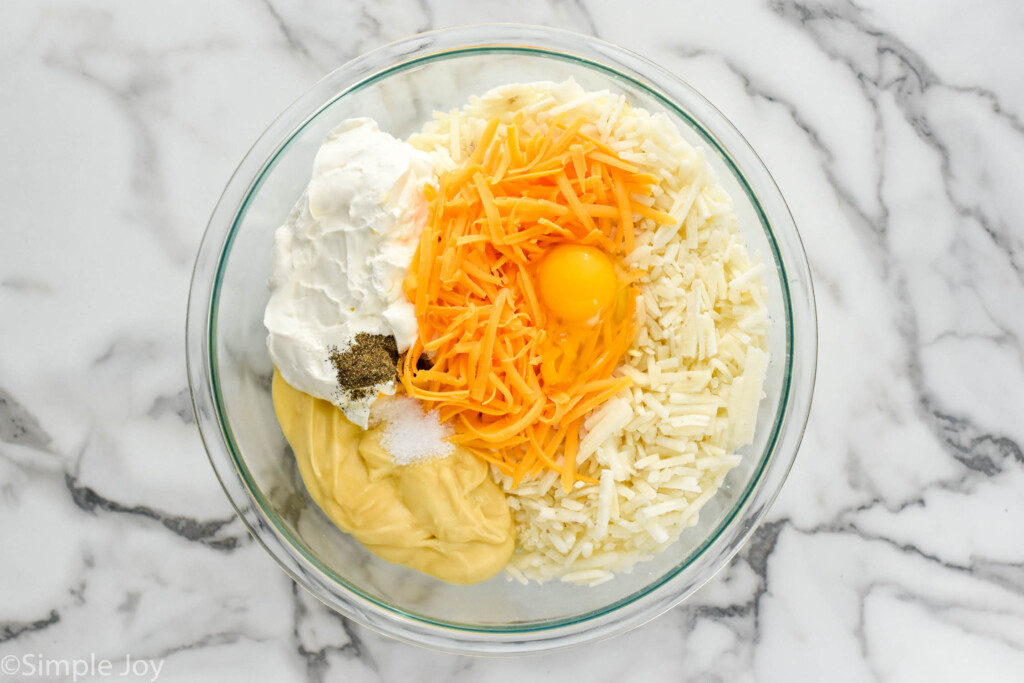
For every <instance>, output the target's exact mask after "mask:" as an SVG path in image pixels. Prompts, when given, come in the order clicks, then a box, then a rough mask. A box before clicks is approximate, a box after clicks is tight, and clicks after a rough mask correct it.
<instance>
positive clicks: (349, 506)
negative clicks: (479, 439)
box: [273, 370, 515, 584]
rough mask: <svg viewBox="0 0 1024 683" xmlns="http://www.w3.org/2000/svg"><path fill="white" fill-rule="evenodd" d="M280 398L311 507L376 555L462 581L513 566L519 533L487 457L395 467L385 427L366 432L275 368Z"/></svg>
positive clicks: (277, 405) (461, 454)
mask: <svg viewBox="0 0 1024 683" xmlns="http://www.w3.org/2000/svg"><path fill="white" fill-rule="evenodd" d="M273 395H274V410H275V411H276V412H277V419H278V421H279V422H280V423H281V429H282V430H284V435H285V437H286V438H287V439H288V443H289V444H291V447H292V450H293V451H295V459H296V460H297V461H298V465H299V472H301V474H302V480H303V481H304V482H305V484H306V488H307V489H308V490H309V493H310V495H311V496H312V497H313V500H315V501H316V503H317V505H319V506H320V508H321V509H322V510H323V511H324V512H325V513H326V514H327V516H328V517H330V518H331V521H333V522H334V523H335V524H336V525H338V527H339V528H341V529H342V530H343V531H346V532H348V533H350V534H352V536H354V537H355V538H356V539H357V540H358V541H359V542H360V543H362V544H363V545H365V546H366V547H367V548H368V549H370V550H371V551H372V552H373V553H375V554H376V555H378V556H380V557H382V558H383V559H385V560H388V561H389V562H395V563H398V564H402V565H405V566H407V567H411V568H412V569H416V570H418V571H421V572H423V573H425V574H429V575H431V576H434V577H436V578H438V579H442V580H444V581H449V582H451V583H461V584H468V583H477V582H480V581H486V580H487V579H489V578H491V577H492V576H494V575H495V574H497V573H498V571H499V570H500V569H501V568H502V567H504V566H505V564H506V563H507V562H508V560H509V558H510V557H511V556H512V551H513V549H514V546H515V527H514V525H513V523H512V515H511V513H510V511H509V508H508V503H507V502H506V501H505V495H504V494H503V493H502V491H501V489H500V488H499V487H498V485H497V484H495V483H494V481H493V480H492V479H491V477H490V473H489V472H488V466H487V464H486V463H485V462H484V461H483V460H481V459H480V458H477V457H475V456H474V455H473V454H471V453H470V452H468V451H467V450H465V449H464V448H462V447H456V448H455V452H454V453H452V454H451V455H450V456H448V457H446V458H441V459H436V460H428V461H425V462H419V463H415V464H411V465H396V464H394V463H393V462H392V459H391V455H390V454H389V453H388V452H387V451H386V450H385V449H384V447H383V446H382V445H381V430H380V428H379V427H374V428H371V429H369V430H367V431H364V430H362V429H360V428H359V427H357V426H356V425H354V424H352V423H351V422H349V421H348V420H347V419H346V418H345V415H344V414H343V413H342V412H341V411H340V410H339V409H338V408H336V407H335V406H334V405H332V404H331V403H329V402H328V401H324V400H322V399H318V398H314V397H312V396H310V395H309V394H306V393H303V392H301V391H299V390H297V389H295V388H293V387H291V386H290V385H288V383H287V382H285V381H284V380H283V379H282V378H281V375H280V374H279V373H278V372H277V370H275V371H274V388H273Z"/></svg>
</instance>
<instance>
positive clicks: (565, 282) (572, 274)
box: [537, 244, 619, 323]
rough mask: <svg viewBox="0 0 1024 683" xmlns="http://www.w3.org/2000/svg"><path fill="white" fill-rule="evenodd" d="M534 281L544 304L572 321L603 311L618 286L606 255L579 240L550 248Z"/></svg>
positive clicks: (590, 316)
mask: <svg viewBox="0 0 1024 683" xmlns="http://www.w3.org/2000/svg"><path fill="white" fill-rule="evenodd" d="M537 284H538V288H539V289H540V296H541V299H542V300H543V301H544V305H545V306H547V307H548V309H549V310H550V311H551V312H552V313H554V314H555V315H556V316H558V317H560V318H562V319H564V320H567V321H569V322H573V323H585V322H587V321H589V320H591V319H593V318H594V317H596V316H598V315H600V314H601V313H602V312H604V311H605V310H606V309H607V308H608V307H609V306H610V305H611V303H612V301H614V299H615V292H616V291H617V290H618V288H619V284H618V277H617V276H616V274H615V265H614V264H613V263H612V260H611V259H610V258H609V257H608V255H607V254H605V253H604V252H603V251H601V250H600V249H597V248H595V247H588V246H584V245H581V244H562V245H559V246H557V247H554V248H552V249H551V250H549V251H548V253H547V254H545V255H544V258H543V260H541V262H540V265H539V266H538V268H537Z"/></svg>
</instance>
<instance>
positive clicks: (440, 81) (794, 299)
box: [186, 25, 816, 654]
mask: <svg viewBox="0 0 1024 683" xmlns="http://www.w3.org/2000/svg"><path fill="white" fill-rule="evenodd" d="M570 77H572V78H574V79H576V81H577V82H578V83H580V84H581V85H583V86H584V87H585V88H587V89H591V90H599V89H608V90H610V91H612V92H614V93H622V94H624V95H626V97H627V98H628V99H629V101H630V102H632V103H633V104H634V105H637V106H640V107H644V108H646V109H648V110H650V111H652V112H664V113H665V114H667V115H668V116H669V117H670V118H671V119H672V120H673V121H675V123H676V125H677V126H678V127H679V129H680V130H681V132H682V134H683V135H684V137H686V138H687V139H688V140H689V141H690V142H691V143H692V144H694V145H698V146H701V147H703V148H704V149H705V151H706V152H707V156H708V160H709V162H710V163H711V165H712V166H713V167H714V170H715V171H716V172H717V173H718V176H719V178H720V179H721V181H722V183H723V184H724V185H725V187H726V189H727V190H728V191H729V192H730V194H731V195H732V197H733V200H734V201H735V209H736V213H737V215H738V217H739V222H740V226H741V232H742V234H743V237H744V238H745V239H746V241H747V244H748V247H749V248H750V251H751V253H755V252H757V253H759V254H760V256H761V259H762V260H763V261H764V262H765V263H766V264H767V265H768V266H769V267H768V269H767V271H766V275H765V284H766V285H767V288H768V293H769V297H768V305H769V311H770V313H771V318H772V326H771V332H770V336H769V340H768V345H769V351H770V352H771V357H772V362H771V365H770V368H769V372H768V377H767V381H766V384H765V392H766V394H767V397H766V398H765V399H764V400H763V401H762V403H761V408H760V412H759V414H758V420H757V428H756V438H755V441H754V443H753V444H752V445H750V446H748V447H746V448H744V449H742V450H741V451H740V452H741V453H742V455H743V456H744V458H743V464H742V465H740V466H739V467H737V468H736V469H734V470H733V471H732V472H731V473H730V474H729V476H728V478H727V479H726V482H725V485H724V486H723V487H722V489H721V490H720V491H719V492H718V494H717V495H716V496H715V497H714V498H713V499H712V501H711V502H710V503H708V504H707V506H705V507H704V509H703V510H702V511H701V513H700V520H699V523H698V524H697V525H696V526H694V527H691V528H689V529H687V530H686V531H685V532H684V533H683V534H682V536H681V537H680V538H679V540H678V541H677V542H676V543H675V544H674V545H672V546H671V547H670V548H669V549H668V550H667V551H665V552H664V553H662V554H660V555H657V556H656V557H654V558H653V559H652V560H650V561H647V562H643V563H640V564H638V565H637V566H636V567H635V568H634V569H633V571H632V572H630V573H624V574H620V575H618V576H616V578H615V579H614V580H612V581H609V582H606V583H604V584H602V585H599V586H597V587H593V588H590V587H581V586H577V585H572V584H566V583H561V582H549V583H547V584H543V585H537V584H530V585H525V586H524V585H520V584H519V583H516V582H514V581H509V580H507V579H506V578H505V577H504V576H501V575H499V576H498V577H496V578H494V579H491V580H490V581H487V582H485V583H482V584H478V585H475V586H455V585H450V584H446V583H443V582H440V581H437V580H434V579H431V578H429V577H427V576H424V575H422V574H419V573H417V572H414V571H412V570H409V569H405V568H403V567H400V566H396V565H393V564H389V563H387V562H384V561H383V560H380V559H379V558H377V557H376V556H374V555H372V554H371V553H369V552H368V551H367V550H365V549H364V548H363V547H362V546H361V545H360V544H359V543H358V542H356V541H354V540H353V539H352V538H351V537H350V536H348V535H347V534H345V533H343V532H341V531H340V530H338V529H337V528H336V527H335V526H334V525H333V524H332V523H331V522H330V521H329V520H328V519H327V517H326V516H325V515H324V514H322V513H321V511H320V510H319V508H318V507H317V506H316V504H315V503H314V502H313V501H312V499H311V498H310V497H309V495H307V493H306V490H305V488H304V487H303V484H302V481H301V479H300V477H299V473H298V470H297V468H296V465H295V461H294V458H293V457H292V455H291V453H290V450H289V448H288V446H287V444H286V443H285V440H284V437H283V435H282V433H281V430H280V429H279V427H278V424H277V420H276V418H275V416H274V410H273V406H272V404H271V397H270V380H271V371H272V366H271V362H270V358H269V356H268V355H267V350H266V345H265V337H266V333H265V330H264V328H263V309H264V307H265V306H266V303H267V299H268V291H267V284H266V283H267V277H268V274H269V270H270V265H271V245H272V241H273V240H272V238H273V233H274V230H275V229H276V228H277V227H278V226H279V225H281V223H282V222H283V221H284V220H285V217H286V216H287V215H288V212H289V211H290V209H291V208H292V205H293V204H294V203H295V201H296V199H297V198H298V197H299V196H300V195H301V193H302V191H303V189H304V188H305V185H306V183H307V182H308V180H309V176H310V169H311V164H312V160H313V157H314V154H315V153H316V150H317V148H318V147H319V145H320V143H321V141H322V140H323V138H324V136H325V135H326V134H327V132H328V131H329V130H330V129H331V128H333V127H334V126H335V125H336V124H337V123H338V122H340V121H341V120H343V119H345V118H349V117H354V116H370V117H373V118H375V119H377V121H378V122H379V123H380V127H381V128H382V129H383V130H386V131H388V132H390V133H391V134H393V135H395V136H398V137H405V136H407V135H409V134H410V133H412V132H414V131H416V130H418V129H419V128H420V127H421V126H422V125H423V123H424V121H426V120H427V119H428V118H429V117H430V116H431V113H432V112H433V111H435V110H442V111H447V110H450V109H454V108H457V107H460V106H462V105H463V104H464V103H465V102H466V100H467V98H468V97H469V96H470V95H472V94H480V93H483V92H485V91H486V90H488V89H490V88H492V87H494V86H498V85H501V84H504V83H511V82H526V81H534V80H554V81H559V80H563V79H566V78H570ZM186 337H187V351H188V373H189V384H190V388H191V392H192V400H193V404H194V407H195V411H196V417H197V420H198V424H199V428H200V431H201V433H202V437H203V441H204V443H205V445H206V449H207V451H208V453H209V456H210V462H211V463H212V464H213V467H214V470H216V473H217V476H218V477H219V478H220V481H221V484H222V485H223V487H224V490H225V492H226V493H227V495H228V498H230V500H231V503H232V505H234V507H235V509H236V510H237V512H238V514H239V516H240V517H241V518H242V520H243V521H244V522H245V524H246V526H247V527H248V528H249V530H250V531H251V532H252V534H253V536H254V537H255V538H256V539H257V540H258V541H259V542H260V543H261V544H262V545H263V546H264V547H265V548H266V550H267V552H269V553H270V554H271V555H272V556H273V557H274V559H275V560H276V561H277V562H278V563H279V564H280V565H281V567H282V568H283V569H284V570H285V571H286V572H288V574H289V575H290V576H291V577H292V578H293V579H294V580H295V581H297V582H298V583H299V584H300V585H302V586H303V587H304V588H306V589H307V590H309V591H310V592H311V593H313V594H314V595H315V596H317V597H318V598H319V599H320V600H322V601H323V602H324V603H326V604H327V605H329V606H330V607H332V608H334V609H336V610H337V611H338V612H340V613H342V614H344V615H345V616H347V617H350V618H352V619H354V620H356V621H357V622H359V623H361V624H363V625H365V626H368V627H370V628H372V629H375V630H377V631H379V632H381V633H385V634H387V635H390V636H393V637H396V638H399V639H401V640H405V641H407V642H411V643H416V644H419V645H424V646H428V647H432V648H436V649H441V650H448V651H453V652H463V653H476V654H516V653H524V652H537V651H544V650H552V649H556V648H560V647H565V646H568V645H573V644H577V643H581V642H585V641H590V640H595V639H598V638H604V637H608V636H610V635H613V634H616V633H621V632H623V631H625V630H627V629H630V628H632V627H635V626H638V625H639V624H642V623H644V622H646V621H647V620H649V619H652V618H653V617H655V616H657V615H658V614H661V613H662V612H664V611H666V610H668V609H669V608H671V607H672V606H673V605H676V604H678V603H679V602H680V601H682V600H684V599H685V598H686V597H687V596H689V595H691V594H692V593H693V592H694V591H695V590H697V588H699V587H700V586H701V585H702V584H704V583H705V582H706V581H707V580H708V579H709V578H711V577H712V576H713V575H714V574H715V572H717V571H718V570H719V569H721V568H722V567H723V566H724V565H725V564H726V562H728V560H729V558H730V557H732V555H733V554H734V553H736V551H737V550H738V549H739V548H740V546H741V545H742V544H743V542H744V541H745V540H746V539H747V538H749V537H750V535H751V533H753V531H754V529H755V528H756V527H757V525H758V523H759V522H760V521H761V520H762V518H763V517H764V515H765V513H766V512H767V510H768V506H769V505H770V504H771V502H772V500H774V498H775V496H776V494H777V493H778V491H779V489H780V487H781V486H782V483H783V481H784V479H785V478H786V475H787V473H788V471H789V468H790V466H791V465H792V463H793V459H794V457H795V455H796V451H797V447H798V445H799V443H800V439H801V437H802V434H803V429H804V424H805V422H806V419H807V413H808V409H809V407H810V402H811V392H812V386H813V381H814V369H815V358H816V329H815V313H814V301H813V294H812V290H811V281H810V273H809V270H808V266H807V261H806V257H805V255H804V252H803V247H802V245H801V243H800V238H799V235H798V234H797V230H796V226H795V225H794V223H793V218H792V216H790V213H789V210H788V209H787V207H786V204H785V201H784V200H783V198H782V195H781V194H780V192H779V189H778V188H777V187H776V185H775V183H774V181H773V180H772V178H771V176H770V175H769V173H768V171H767V170H766V169H765V167H764V165H763V164H762V163H761V161H760V159H758V157H757V155H756V154H755V153H754V151H753V150H752V149H751V148H750V146H749V145H748V144H747V143H746V141H745V140H744V139H743V137H742V136H741V135H740V134H739V132H737V130H736V129H735V128H734V127H733V126H732V125H731V124H730V123H729V121H728V120H726V118H725V117H724V116H723V115H722V114H721V113H719V112H718V111H717V110H716V109H715V108H714V107H713V106H712V105H711V104H710V103H708V102H707V101H706V100H705V99H704V98H703V97H701V96H700V95H699V94H698V93H697V92H696V91H695V90H693V89H692V88H690V87H689V86H687V85H686V84H685V83H683V82H682V81H680V80H679V79H678V78H676V77H675V76H673V75H672V74H670V73H668V72H666V71H665V70H664V69H662V68H660V67H658V66H656V65H654V64H652V63H651V62H649V61H647V60H645V59H643V58H641V57H639V56H637V55H635V54H633V53H631V52H628V51H626V50H623V49H621V48H618V47H615V46H613V45H610V44H608V43H604V42H601V41H599V40H596V39H593V38H590V37H586V36H582V35H576V34H572V33H567V32H562V31H555V30H551V29H547V28H542V27H537V26H517V25H485V26H471V27H462V28H453V29H445V30H441V31H435V32H431V33H425V34H421V35H416V36H412V37H410V38H407V39H405V40H402V41H399V42H397V43H393V44H391V45H387V46H385V47H382V48H380V49H378V50H375V51H373V52H371V53H369V54H367V55H365V56H363V57H360V58H358V59H356V60H354V61H352V62H349V63H348V64H346V65H344V66H342V67H341V68H339V69H338V70H336V71H334V72H333V73H331V74H330V75H328V76H327V77H326V78H324V79H323V80H321V81H320V82H319V83H317V84H316V85H315V86H313V87H312V88H311V89H310V90H309V91H308V92H306V93H305V94H304V95H302V96H301V97H300V98H299V99H298V100H296V101H295V103H294V104H292V105H291V106H290V107H288V109H286V110H285V111H284V113H282V114H281V115H280V116H279V117H278V118H277V120H276V121H274V122H273V123H272V124H271V125H270V127H269V128H268V129H267V130H266V132H264V133H263V135H261V136H260V138H259V139H258V140H257V141H256V143H255V144H254V145H253V147H252V149H251V150H250V151H249V153H248V154H247V155H246V156H245V158H244V159H243V160H242V162H241V164H240V165H239V166H238V170H237V171H235V174H234V175H233V176H232V177H231V180H230V181H229V182H228V185H227V188H226V189H225V190H224V194H223V196H222V197H221V199H220V201H219V203H218V204H217V207H216V209H215V210H214V212H213V216H212V217H211V219H210V223H209V226H208V228H207V231H206V235H205V237H204V238H203V241H202V245H201V247H200V249H199V255H198V257H197V260H196V266H195V272H194V274H193V278H192V288H191V292H190V295H189V307H188V325H187V332H186Z"/></svg>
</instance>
